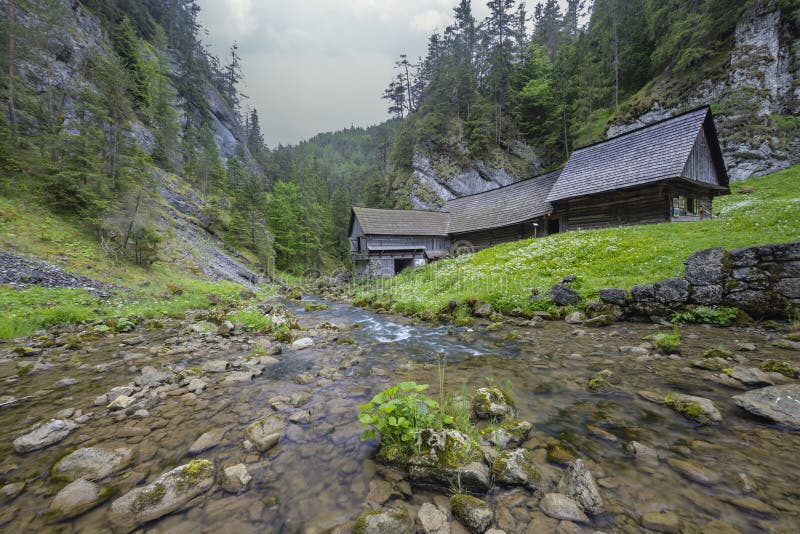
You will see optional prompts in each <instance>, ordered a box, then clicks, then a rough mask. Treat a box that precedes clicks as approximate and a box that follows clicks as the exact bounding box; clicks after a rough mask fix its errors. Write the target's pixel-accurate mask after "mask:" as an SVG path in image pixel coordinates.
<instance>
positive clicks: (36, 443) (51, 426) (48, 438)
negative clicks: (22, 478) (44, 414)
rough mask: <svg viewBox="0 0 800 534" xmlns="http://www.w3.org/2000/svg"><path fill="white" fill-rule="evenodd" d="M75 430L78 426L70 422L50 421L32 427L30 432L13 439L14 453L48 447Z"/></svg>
mask: <svg viewBox="0 0 800 534" xmlns="http://www.w3.org/2000/svg"><path fill="white" fill-rule="evenodd" d="M76 428H78V425H76V424H75V423H73V422H72V421H66V420H63V419H51V420H50V421H48V422H47V423H43V424H40V425H37V426H35V427H33V429H32V430H31V431H30V432H28V433H27V434H25V435H23V436H20V437H18V438H17V439H15V440H14V451H15V452H17V453H18V454H24V453H26V452H31V451H35V450H38V449H43V448H45V447H49V446H50V445H53V444H54V443H58V442H59V441H61V440H63V439H64V438H66V437H67V436H69V435H70V433H71V432H72V431H73V430H75V429H76Z"/></svg>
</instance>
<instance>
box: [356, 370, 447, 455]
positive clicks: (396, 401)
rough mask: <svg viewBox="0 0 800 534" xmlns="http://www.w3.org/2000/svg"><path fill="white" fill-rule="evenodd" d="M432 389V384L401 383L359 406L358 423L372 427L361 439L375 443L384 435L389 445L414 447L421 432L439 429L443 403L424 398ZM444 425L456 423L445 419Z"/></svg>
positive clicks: (384, 440) (383, 437) (384, 441)
mask: <svg viewBox="0 0 800 534" xmlns="http://www.w3.org/2000/svg"><path fill="white" fill-rule="evenodd" d="M428 387H429V386H428V384H417V383H416V382H401V383H400V384H398V385H396V386H393V387H390V388H388V389H386V390H384V391H382V392H380V393H378V394H377V395H375V396H374V397H373V398H372V400H371V401H369V402H368V403H367V404H364V405H362V406H359V409H360V410H361V413H360V414H359V416H358V420H359V421H361V425H362V426H365V427H368V428H367V429H366V430H364V432H363V433H362V434H361V439H362V440H366V439H374V438H376V437H378V434H380V437H381V440H382V441H383V443H384V444H385V445H400V444H412V443H413V442H414V441H416V439H417V436H418V435H419V433H420V431H422V430H424V429H426V428H432V427H434V426H436V423H437V420H438V419H439V416H440V414H439V403H438V402H436V401H435V400H433V399H431V398H429V397H428V396H426V395H423V394H422V392H423V391H425V390H426V389H428ZM442 422H443V423H445V424H449V423H452V418H451V417H449V416H445V417H443V418H442ZM448 422H449V423H448Z"/></svg>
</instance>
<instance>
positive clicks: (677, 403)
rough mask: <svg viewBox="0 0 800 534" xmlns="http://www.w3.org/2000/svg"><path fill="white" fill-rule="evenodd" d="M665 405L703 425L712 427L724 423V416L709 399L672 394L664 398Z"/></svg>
mask: <svg viewBox="0 0 800 534" xmlns="http://www.w3.org/2000/svg"><path fill="white" fill-rule="evenodd" d="M664 404H666V405H667V406H669V407H670V408H672V409H673V410H675V411H676V412H678V413H680V414H682V415H683V416H685V417H686V418H687V419H691V420H692V421H695V422H697V423H700V424H703V425H710V424H713V423H719V422H720V421H722V414H720V413H719V410H718V409H717V407H716V406H715V405H714V403H713V402H711V401H710V400H708V399H705V398H703V397H695V396H692V395H683V394H681V393H670V394H668V395H667V396H666V397H664Z"/></svg>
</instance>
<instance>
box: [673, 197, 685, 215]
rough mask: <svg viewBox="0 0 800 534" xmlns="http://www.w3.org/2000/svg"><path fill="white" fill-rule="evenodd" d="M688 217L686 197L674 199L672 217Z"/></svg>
mask: <svg viewBox="0 0 800 534" xmlns="http://www.w3.org/2000/svg"><path fill="white" fill-rule="evenodd" d="M683 215H686V197H673V198H672V216H673V217H681V216H683Z"/></svg>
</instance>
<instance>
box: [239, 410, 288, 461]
mask: <svg viewBox="0 0 800 534" xmlns="http://www.w3.org/2000/svg"><path fill="white" fill-rule="evenodd" d="M285 428H286V422H285V421H284V420H283V419H281V418H280V417H278V416H276V415H268V416H266V417H264V418H263V419H259V420H258V421H255V422H254V423H251V424H250V426H248V427H247V430H246V435H247V440H248V441H249V442H250V443H252V444H253V446H254V447H255V449H256V450H257V451H259V452H266V451H268V450H269V449H271V448H272V447H274V446H275V445H277V443H278V441H279V440H280V438H281V434H282V433H283V431H284V429H285Z"/></svg>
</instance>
